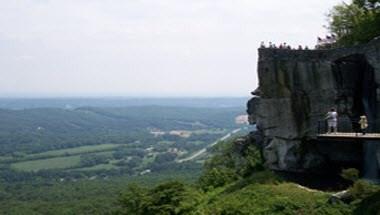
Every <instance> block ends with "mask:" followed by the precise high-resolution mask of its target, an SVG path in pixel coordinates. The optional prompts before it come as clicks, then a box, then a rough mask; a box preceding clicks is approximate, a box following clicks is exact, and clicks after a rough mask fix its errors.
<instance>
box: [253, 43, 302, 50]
mask: <svg viewBox="0 0 380 215" xmlns="http://www.w3.org/2000/svg"><path fill="white" fill-rule="evenodd" d="M260 48H262V49H266V48H268V49H288V50H296V49H295V48H292V47H291V46H290V45H289V44H287V43H281V44H280V45H276V44H275V43H272V42H269V44H268V46H266V45H265V42H261V44H260ZM297 49H298V50H309V47H308V46H305V47H303V46H301V45H299V46H298V48H297Z"/></svg>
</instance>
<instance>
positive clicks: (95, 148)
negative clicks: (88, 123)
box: [25, 144, 122, 160]
mask: <svg viewBox="0 0 380 215" xmlns="http://www.w3.org/2000/svg"><path fill="white" fill-rule="evenodd" d="M119 146H122V145H121V144H100V145H90V146H80V147H75V148H68V149H59V150H52V151H47V152H42V153H37V154H31V155H28V156H27V157H26V158H25V159H26V160H29V159H35V158H41V157H61V156H67V155H78V154H84V153H90V152H101V151H109V150H112V149H115V148H117V147H119Z"/></svg>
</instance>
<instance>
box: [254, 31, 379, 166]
mask: <svg viewBox="0 0 380 215" xmlns="http://www.w3.org/2000/svg"><path fill="white" fill-rule="evenodd" d="M258 76H259V88H258V89H256V90H255V91H254V92H255V93H254V95H255V97H254V98H252V99H251V100H250V101H249V102H248V105H247V106H248V110H247V112H248V114H249V116H250V117H249V120H250V122H251V123H252V124H256V126H257V128H258V129H259V131H260V134H261V137H260V140H261V143H260V145H262V147H263V155H264V158H265V160H266V164H267V166H268V167H270V168H271V169H276V170H289V171H309V170H310V171H312V170H316V171H318V170H321V169H323V168H326V166H327V167H329V166H330V165H331V164H337V165H336V167H337V168H338V166H339V165H340V167H342V166H352V165H354V166H355V165H356V166H358V167H360V166H361V165H362V164H363V160H364V159H363V157H362V156H363V153H362V150H363V149H362V148H363V147H362V144H358V143H355V142H350V141H348V142H347V141H345V142H341V143H337V142H326V141H323V142H321V141H320V140H319V139H317V138H316V135H317V133H318V128H320V129H321V128H322V129H323V128H324V123H323V120H324V116H325V114H326V113H327V111H329V110H330V108H332V107H335V108H336V109H337V110H338V114H339V125H338V130H339V131H343V132H353V131H354V130H357V128H358V124H357V122H358V121H359V117H360V115H363V114H365V115H367V117H368V120H369V129H368V130H369V132H379V130H380V123H379V116H380V110H379V108H378V107H380V106H379V101H380V88H379V83H380V38H379V39H375V40H373V41H372V42H370V43H368V44H365V45H361V46H356V47H351V48H342V49H331V50H286V49H259V62H258ZM344 144H346V145H344ZM332 150H335V151H332ZM378 154H380V152H379V153H378ZM358 156H359V157H358ZM375 157H376V156H375ZM375 162H376V161H375ZM378 162H380V161H378ZM333 166H334V165H333Z"/></svg>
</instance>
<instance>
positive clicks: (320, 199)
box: [194, 183, 352, 215]
mask: <svg viewBox="0 0 380 215" xmlns="http://www.w3.org/2000/svg"><path fill="white" fill-rule="evenodd" d="M228 189H229V188H225V189H223V190H221V191H219V193H218V194H217V195H210V196H209V197H208V198H205V200H204V203H203V205H200V206H199V207H198V208H197V210H196V211H195V212H194V214H231V215H232V214H316V215H317V214H342V215H343V214H350V213H351V211H352V209H351V208H350V206H349V205H343V204H337V205H332V204H328V203H327V200H328V198H329V194H327V193H323V192H312V191H308V190H305V189H302V188H300V187H299V186H297V185H296V184H292V183H280V184H250V185H248V186H245V187H243V188H241V189H237V190H232V191H229V190H228Z"/></svg>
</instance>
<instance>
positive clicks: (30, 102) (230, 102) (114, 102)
mask: <svg viewBox="0 0 380 215" xmlns="http://www.w3.org/2000/svg"><path fill="white" fill-rule="evenodd" d="M247 100H248V98H247V97H233V98H228V97H226V98H119V97H104V98H0V108H5V109H26V108H43V107H50V108H66V109H73V108H78V107H88V106H91V107H130V106H150V105H158V106H174V107H211V108H220V107H243V106H245V103H246V101H247Z"/></svg>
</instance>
